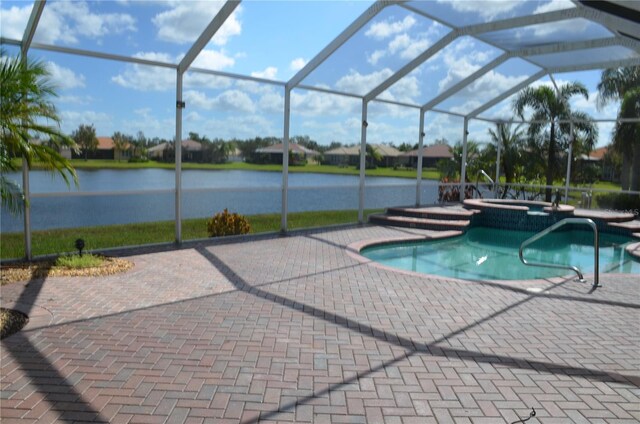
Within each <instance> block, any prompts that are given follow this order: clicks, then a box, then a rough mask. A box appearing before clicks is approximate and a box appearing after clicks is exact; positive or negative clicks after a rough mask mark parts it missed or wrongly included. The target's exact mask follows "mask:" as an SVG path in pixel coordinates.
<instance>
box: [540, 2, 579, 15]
mask: <svg viewBox="0 0 640 424" xmlns="http://www.w3.org/2000/svg"><path fill="white" fill-rule="evenodd" d="M574 7H576V6H575V4H573V2H571V1H569V0H551V1H550V2H548V3H543V4H541V5H540V6H538V7H537V8H536V10H534V11H533V13H534V14H538V13H546V12H553V11H555V10H563V9H571V8H574Z"/></svg>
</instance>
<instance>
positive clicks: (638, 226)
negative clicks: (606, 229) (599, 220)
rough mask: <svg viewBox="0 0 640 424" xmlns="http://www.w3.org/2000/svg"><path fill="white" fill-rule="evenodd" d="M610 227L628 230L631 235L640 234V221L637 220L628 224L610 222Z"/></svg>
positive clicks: (627, 222)
mask: <svg viewBox="0 0 640 424" xmlns="http://www.w3.org/2000/svg"><path fill="white" fill-rule="evenodd" d="M608 225H609V226H610V227H614V228H619V229H622V230H626V231H627V232H628V233H629V234H630V235H631V234H634V233H639V232H640V221H639V220H637V219H636V220H633V221H626V222H609V223H608Z"/></svg>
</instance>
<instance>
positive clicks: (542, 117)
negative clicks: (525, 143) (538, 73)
mask: <svg viewBox="0 0 640 424" xmlns="http://www.w3.org/2000/svg"><path fill="white" fill-rule="evenodd" d="M573 96H582V97H584V98H585V99H587V100H588V99H589V92H588V90H587V88H586V87H585V86H584V85H583V84H582V83H579V82H572V83H566V84H564V85H562V86H560V87H559V88H558V92H557V93H556V91H555V90H554V89H553V88H551V87H549V86H546V85H542V86H539V87H536V88H533V87H527V88H525V89H523V90H522V91H520V93H519V94H518V96H517V97H516V99H515V101H514V103H513V109H514V111H515V112H516V113H517V114H518V115H519V116H520V117H521V118H522V119H524V112H525V110H526V109H527V108H530V109H531V110H532V115H531V117H530V120H531V121H533V123H531V124H530V125H529V130H528V133H529V137H530V139H531V140H535V141H536V143H537V144H541V143H542V144H543V147H544V150H545V151H546V157H547V166H546V170H545V177H546V183H545V184H546V185H547V186H549V187H547V188H546V189H545V201H547V202H550V201H551V194H552V193H551V188H550V186H552V185H553V182H554V179H555V178H556V177H559V176H560V172H561V171H560V170H561V169H562V167H561V166H558V163H557V162H558V151H559V150H560V149H559V142H560V141H562V139H563V137H564V138H565V140H567V139H571V134H570V127H571V124H570V123H569V121H571V120H574V121H575V122H574V125H573V130H574V134H576V133H581V134H582V135H583V137H582V138H581V141H582V142H584V143H585V144H587V145H591V146H593V145H594V144H595V141H596V140H597V138H598V128H597V126H596V125H595V124H594V123H593V122H592V121H591V118H590V117H589V116H588V115H587V114H585V113H582V112H573V111H571V107H570V105H569V100H570V99H571V97H573ZM547 131H548V133H547ZM547 134H548V135H547ZM575 140H576V137H574V138H573V142H575Z"/></svg>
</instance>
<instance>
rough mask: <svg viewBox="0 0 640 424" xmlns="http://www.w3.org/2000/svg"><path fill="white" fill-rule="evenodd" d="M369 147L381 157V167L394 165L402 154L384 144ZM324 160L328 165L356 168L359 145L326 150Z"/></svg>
mask: <svg viewBox="0 0 640 424" xmlns="http://www.w3.org/2000/svg"><path fill="white" fill-rule="evenodd" d="M370 146H371V147H372V148H373V149H374V150H375V151H376V152H378V154H379V155H380V156H381V157H382V163H381V166H386V167H390V166H394V165H396V163H397V161H398V158H399V157H400V155H401V153H402V152H401V151H399V150H398V149H396V148H395V147H393V146H388V145H386V144H370ZM324 160H325V163H327V164H330V165H351V166H356V165H358V164H359V163H360V145H355V146H351V147H338V148H335V149H331V150H327V151H326V152H324Z"/></svg>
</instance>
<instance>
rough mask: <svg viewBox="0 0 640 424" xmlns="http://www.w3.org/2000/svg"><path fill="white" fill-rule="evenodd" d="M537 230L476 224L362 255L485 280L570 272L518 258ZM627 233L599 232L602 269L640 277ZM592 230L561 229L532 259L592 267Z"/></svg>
mask: <svg viewBox="0 0 640 424" xmlns="http://www.w3.org/2000/svg"><path fill="white" fill-rule="evenodd" d="M533 234H534V233H530V232H523V231H509V230H499V229H495V228H485V227H476V228H471V229H470V230H469V231H468V232H467V233H466V234H465V235H463V236H459V237H454V238H450V239H444V240H433V241H421V242H410V243H398V244H392V245H382V246H372V247H369V248H365V249H363V250H362V251H361V254H362V255H363V256H365V257H367V258H369V259H371V260H373V261H376V262H379V263H382V264H384V265H387V266H390V267H394V268H400V269H403V270H408V271H416V272H421V273H425V274H436V275H442V276H445V277H454V278H463V279H483V280H520V279H536V278H548V277H560V276H564V275H570V274H571V273H572V272H571V271H567V270H562V269H553V268H539V267H531V266H526V265H524V264H523V263H522V262H520V259H519V258H518V249H519V247H520V243H522V242H523V241H524V240H526V239H527V238H529V237H531V236H533ZM630 242H631V240H630V239H629V238H628V237H624V236H618V235H613V234H607V233H601V234H600V272H601V273H604V272H616V273H631V274H636V275H637V276H639V277H640V261H637V260H634V259H633V258H632V257H631V255H629V254H628V253H626V252H625V250H624V248H625V246H626V245H627V244H628V243H630ZM593 256H594V251H593V233H592V232H589V231H577V230H574V231H559V232H554V233H551V234H549V235H547V236H545V237H543V238H542V239H540V240H538V241H536V242H535V243H533V244H531V245H529V246H528V247H527V248H526V249H525V250H524V257H525V259H527V260H529V261H530V262H543V263H554V264H559V265H574V266H577V267H578V268H580V270H581V271H582V272H583V273H585V274H588V273H592V272H593Z"/></svg>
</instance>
